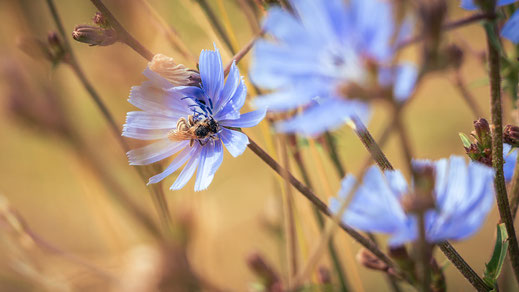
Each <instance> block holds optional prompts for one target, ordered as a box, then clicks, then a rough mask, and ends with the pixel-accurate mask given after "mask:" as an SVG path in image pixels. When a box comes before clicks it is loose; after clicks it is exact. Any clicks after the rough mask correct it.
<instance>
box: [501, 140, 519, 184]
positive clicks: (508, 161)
mask: <svg viewBox="0 0 519 292" xmlns="http://www.w3.org/2000/svg"><path fill="white" fill-rule="evenodd" d="M511 150H512V146H510V145H508V144H506V143H505V144H503V157H504V159H505V164H504V165H503V170H504V172H505V181H506V182H510V181H511V180H512V177H513V175H514V170H515V163H516V161H517V150H516V149H513V151H512V152H511V153H510V151H511Z"/></svg>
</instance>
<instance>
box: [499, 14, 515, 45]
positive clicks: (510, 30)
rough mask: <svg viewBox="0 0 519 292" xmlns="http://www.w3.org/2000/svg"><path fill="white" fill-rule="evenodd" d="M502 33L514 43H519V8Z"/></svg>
mask: <svg viewBox="0 0 519 292" xmlns="http://www.w3.org/2000/svg"><path fill="white" fill-rule="evenodd" d="M501 35H502V36H503V37H504V38H506V39H508V40H510V41H511V42H512V43H514V44H517V43H519V10H516V11H515V12H514V14H512V16H510V18H509V19H508V21H507V22H506V23H505V26H503V29H502V30H501Z"/></svg>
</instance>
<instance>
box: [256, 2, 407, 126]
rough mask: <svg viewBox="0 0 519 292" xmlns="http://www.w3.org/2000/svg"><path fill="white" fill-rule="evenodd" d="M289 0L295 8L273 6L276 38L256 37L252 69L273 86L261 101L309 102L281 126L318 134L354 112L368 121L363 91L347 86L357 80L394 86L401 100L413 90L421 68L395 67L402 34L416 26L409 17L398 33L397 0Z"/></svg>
mask: <svg viewBox="0 0 519 292" xmlns="http://www.w3.org/2000/svg"><path fill="white" fill-rule="evenodd" d="M289 2H290V4H291V7H292V8H293V13H291V12H289V11H286V10H283V9H281V8H279V7H274V8H271V9H270V10H269V11H268V15H267V17H266V19H265V21H264V24H263V27H264V30H265V32H266V33H267V34H268V35H270V36H271V37H272V38H273V39H270V40H267V39H261V40H258V41H257V42H256V44H255V47H254V52H253V63H252V68H251V72H250V74H251V79H252V81H253V82H254V83H255V84H257V85H258V86H260V87H262V88H265V89H268V90H271V91H272V92H271V93H269V94H265V95H263V96H262V97H260V98H258V99H256V100H255V103H256V105H258V106H260V107H262V106H267V107H268V108H269V110H270V111H275V112H285V111H290V112H292V111H293V110H295V109H298V108H303V111H302V112H300V113H299V114H298V115H296V116H295V117H293V118H290V119H288V120H285V121H282V122H279V123H278V124H277V129H278V130H279V131H282V132H298V133H301V134H306V135H318V134H320V133H322V132H323V131H325V130H329V129H334V128H337V127H338V126H340V125H342V124H343V123H344V122H346V121H348V120H350V117H352V116H354V115H356V116H358V117H360V118H361V119H363V120H367V119H368V117H369V107H368V105H367V103H366V102H365V100H364V101H363V100H361V99H360V97H361V96H357V95H361V94H357V93H354V92H347V90H345V88H348V85H350V84H352V85H355V86H356V85H359V86H360V87H363V86H366V87H368V88H372V87H373V86H372V83H376V84H377V85H376V87H381V88H391V87H392V89H393V95H394V97H395V99H396V100H397V101H398V102H402V101H404V100H405V99H406V98H407V97H408V96H409V95H410V94H411V92H412V91H413V89H414V83H415V81H416V78H417V71H416V68H415V66H414V65H411V64H409V63H403V64H399V65H397V66H395V67H389V66H388V64H390V63H391V62H392V58H393V55H394V52H395V50H396V45H395V43H396V42H394V41H393V40H394V37H395V34H396V35H397V36H396V39H397V40H401V39H402V38H403V37H404V36H405V35H406V32H409V27H410V25H409V22H406V21H405V22H404V23H405V25H403V26H402V27H403V28H402V29H401V30H399V31H396V28H395V23H394V20H393V15H392V6H391V3H390V1H379V0H351V1H343V0H290V1H289ZM347 2H348V3H347ZM374 68H378V69H375V70H373V69H374ZM373 71H377V73H374V72H373ZM373 74H375V77H374V78H373ZM377 75H378V76H377ZM373 79H375V80H373ZM345 91H346V92H345ZM390 92H391V91H390Z"/></svg>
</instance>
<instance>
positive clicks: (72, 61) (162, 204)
mask: <svg viewBox="0 0 519 292" xmlns="http://www.w3.org/2000/svg"><path fill="white" fill-rule="evenodd" d="M94 1H95V0H92V2H93V3H94V4H96V2H98V3H100V4H101V5H102V3H101V2H100V1H95V2H94ZM47 6H48V7H49V9H50V12H51V14H52V18H53V19H54V22H55V24H56V27H57V29H58V31H59V33H60V35H61V37H62V39H63V44H64V46H65V50H66V51H67V53H68V60H67V64H69V65H70V66H71V67H72V70H73V71H74V73H75V74H76V75H77V77H78V78H79V80H80V81H81V83H82V84H83V86H84V87H85V89H86V90H87V92H88V93H89V95H90V97H92V99H93V100H94V103H95V104H96V105H97V107H98V108H99V109H100V110H101V113H102V114H103V117H104V118H105V120H106V121H107V122H108V124H109V126H110V129H111V130H112V132H113V134H114V136H115V137H116V138H117V141H118V142H119V144H120V145H121V147H122V148H123V149H124V151H125V152H128V151H129V150H130V147H129V146H128V144H127V143H126V141H124V139H123V138H122V137H121V135H120V133H121V131H120V130H119V127H118V126H117V124H116V122H115V119H114V118H113V116H112V114H111V113H110V111H109V110H108V107H106V105H105V104H104V102H103V101H102V99H101V97H100V96H99V94H98V93H97V91H96V90H95V89H94V87H93V86H92V84H91V83H90V81H89V80H88V79H87V77H86V75H85V74H84V72H83V70H82V68H81V66H80V65H79V62H78V61H77V59H76V57H75V55H74V52H73V50H72V47H71V46H70V42H69V41H68V37H67V35H66V33H65V29H64V26H63V23H62V22H61V18H60V17H59V14H58V11H57V9H56V6H55V4H54V1H53V0H47ZM102 7H103V9H104V10H106V11H105V12H108V14H106V15H110V16H111V17H112V18H111V20H114V21H115V22H117V20H115V18H113V16H112V14H111V13H110V12H109V11H108V9H106V7H104V5H103V6H102ZM100 10H101V9H100ZM101 12H102V13H105V12H103V11H101ZM117 23H118V22H117ZM119 26H120V25H119ZM121 28H122V27H121ZM122 29H124V28H122ZM150 55H151V56H153V55H152V54H151V53H150ZM142 56H143V57H145V56H144V55H142ZM135 169H136V171H137V172H138V174H139V176H140V177H141V179H142V180H143V182H144V183H146V181H147V178H146V176H145V175H144V173H143V172H142V169H140V168H135ZM148 190H149V191H150V193H151V194H152V200H153V202H154V204H155V206H156V208H157V210H158V211H159V214H160V218H161V220H162V222H163V224H164V226H166V227H167V228H168V229H169V230H171V226H172V223H171V216H170V214H169V210H168V209H167V202H166V201H165V196H164V191H163V189H162V188H161V187H160V185H156V186H153V187H151V188H148Z"/></svg>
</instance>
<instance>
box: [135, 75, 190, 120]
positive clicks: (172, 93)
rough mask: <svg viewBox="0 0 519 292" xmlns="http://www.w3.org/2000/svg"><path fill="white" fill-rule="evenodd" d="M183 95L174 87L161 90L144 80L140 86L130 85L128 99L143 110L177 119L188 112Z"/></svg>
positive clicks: (186, 102)
mask: <svg viewBox="0 0 519 292" xmlns="http://www.w3.org/2000/svg"><path fill="white" fill-rule="evenodd" d="M183 97H184V95H183V94H181V93H180V92H178V91H177V90H176V89H174V88H172V89H169V90H163V89H161V88H157V87H154V86H152V85H151V83H149V82H144V83H143V84H142V85H141V86H134V87H132V89H131V91H130V97H129V99H128V101H129V102H130V103H131V104H133V105H134V106H136V107H138V108H140V109H141V110H143V111H146V112H149V113H154V114H157V115H162V116H167V117H170V118H172V119H176V120H178V119H179V118H180V117H183V116H186V115H188V114H189V113H190V111H189V108H188V101H187V99H186V100H183V99H182V98H183Z"/></svg>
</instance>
